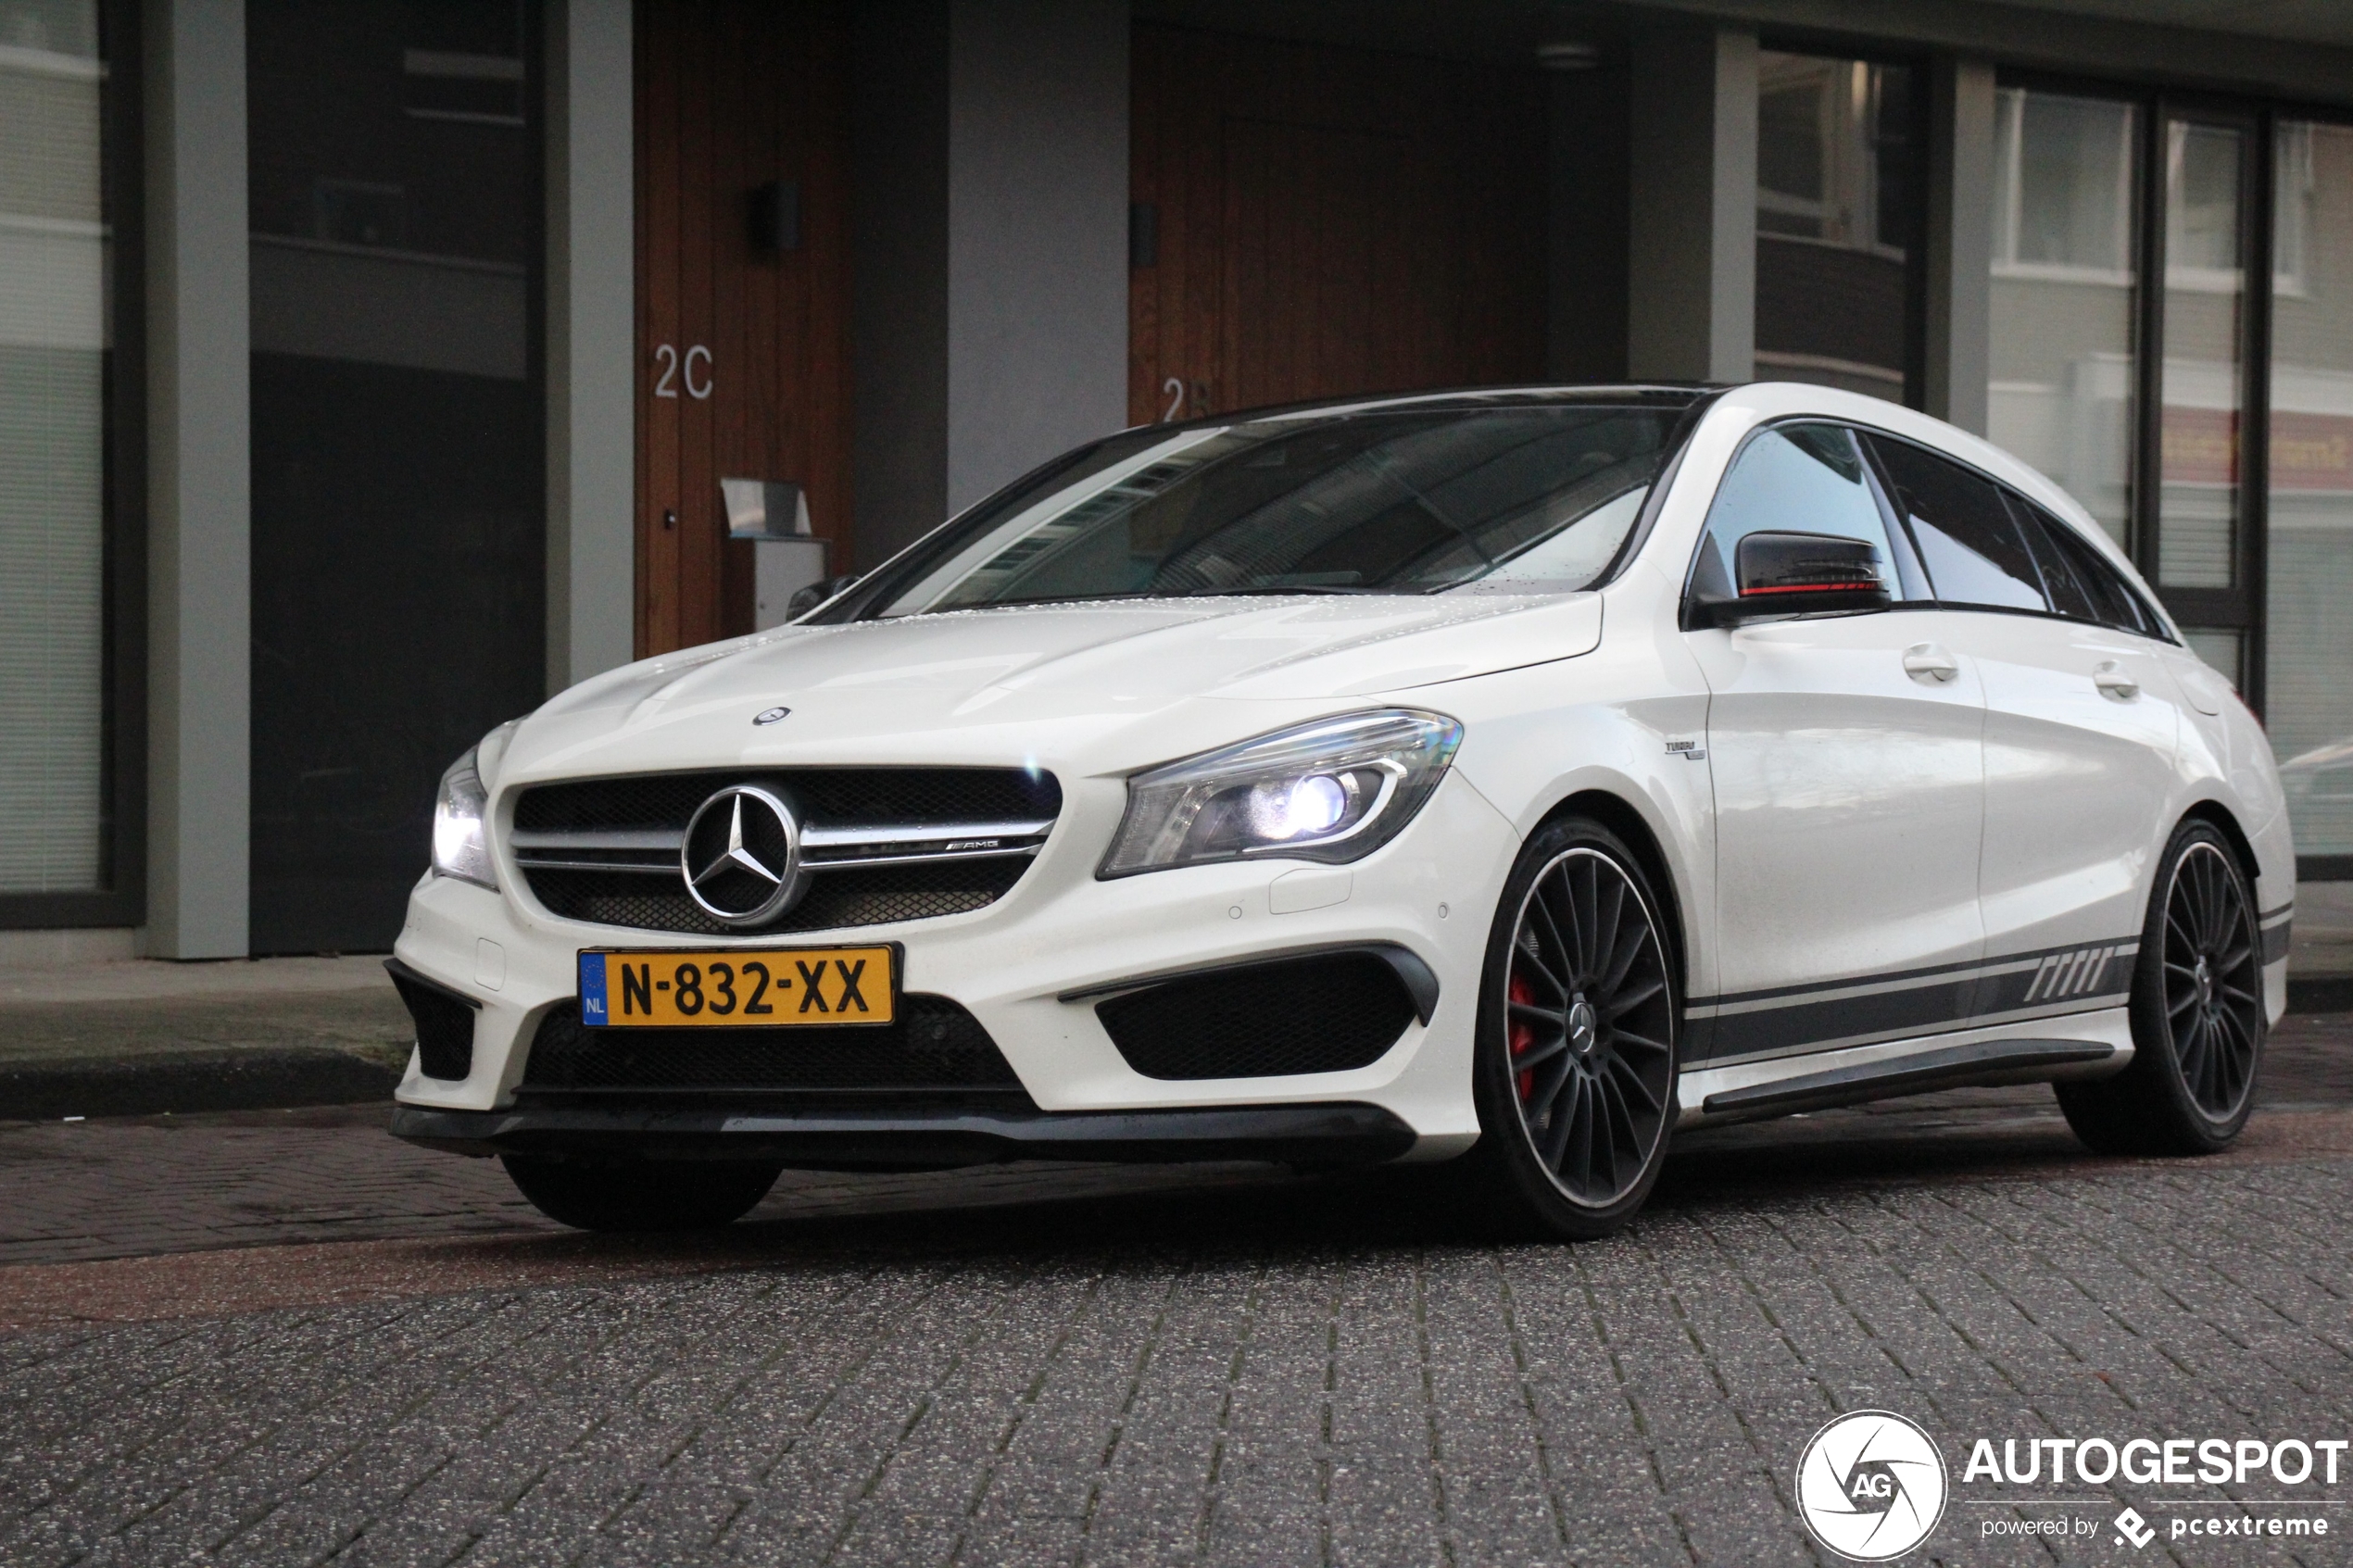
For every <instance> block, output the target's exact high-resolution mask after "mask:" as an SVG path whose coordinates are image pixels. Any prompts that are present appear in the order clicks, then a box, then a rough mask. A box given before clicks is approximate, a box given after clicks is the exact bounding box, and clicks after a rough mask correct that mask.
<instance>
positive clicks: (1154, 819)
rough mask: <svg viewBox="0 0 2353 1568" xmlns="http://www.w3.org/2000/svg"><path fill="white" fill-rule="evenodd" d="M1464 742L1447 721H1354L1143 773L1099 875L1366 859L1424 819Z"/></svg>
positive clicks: (1409, 715) (1310, 727)
mask: <svg viewBox="0 0 2353 1568" xmlns="http://www.w3.org/2000/svg"><path fill="white" fill-rule="evenodd" d="M1462 738H1463V727H1462V726H1461V725H1460V724H1458V723H1456V722H1455V721H1453V720H1452V719H1449V718H1446V717H1444V716H1443V715H1442V714H1437V713H1417V712H1414V711H1411V710H1408V709H1389V710H1387V711H1384V712H1378V713H1349V714H1343V715H1341V716H1340V717H1339V718H1335V719H1318V720H1316V721H1315V722H1314V723H1310V724H1302V725H1299V726H1298V727H1296V728H1294V729H1289V730H1277V731H1276V732H1275V733H1274V734H1271V735H1261V736H1260V737H1259V738H1258V739H1256V740H1251V741H1244V742H1242V744H1241V745H1239V746H1227V747H1225V748H1224V749H1222V750H1218V751H1210V752H1204V753H1202V755H1201V756H1199V757H1189V758H1187V759H1185V760H1183V761H1181V762H1171V763H1169V764H1167V765H1166V766H1164V767H1160V768H1154V769H1152V770H1151V771H1150V772H1144V773H1138V774H1137V775H1136V776H1135V777H1133V778H1131V779H1129V780H1128V781H1127V815H1126V817H1125V818H1124V819H1123V820H1122V821H1121V822H1120V824H1119V836H1118V837H1117V838H1115V839H1114V840H1113V841H1112V847H1111V853H1110V854H1109V855H1107V856H1105V857H1104V858H1103V864H1102V869H1101V871H1100V872H1097V873H1096V874H1098V875H1100V876H1105V877H1114V876H1130V875H1133V874H1134V873H1136V872H1156V871H1166V870H1168V869H1169V868H1171V867H1174V866H1197V865H1202V864H1205V863H1207V862H1209V861H1213V860H1239V859H1249V858H1252V857H1255V856H1264V855H1279V856H1282V857H1284V858H1285V859H1303V860H1333V861H1338V860H1355V859H1362V858H1364V857H1365V856H1366V855H1369V854H1371V853H1372V852H1373V851H1374V850H1376V849H1378V848H1379V847H1381V846H1382V845H1384V844H1386V843H1388V842H1389V841H1390V839H1392V838H1394V837H1396V836H1397V834H1398V833H1399V831H1400V830H1401V829H1403V827H1404V826H1405V824H1406V823H1407V822H1411V821H1412V820H1413V817H1414V813H1415V812H1416V811H1418V810H1420V809H1421V807H1422V802H1423V801H1425V800H1428V798H1429V796H1430V792H1431V791H1432V790H1434V789H1436V788H1437V787H1438V781H1439V780H1440V779H1441V778H1443V777H1444V776H1445V773H1446V765H1447V764H1448V763H1449V762H1451V761H1452V760H1453V757H1454V747H1455V746H1457V745H1458V744H1460V742H1461V740H1462Z"/></svg>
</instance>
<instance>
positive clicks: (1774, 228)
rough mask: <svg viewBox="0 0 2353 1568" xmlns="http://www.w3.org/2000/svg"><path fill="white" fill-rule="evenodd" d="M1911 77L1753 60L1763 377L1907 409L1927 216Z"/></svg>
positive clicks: (1844, 66) (1852, 64)
mask: <svg viewBox="0 0 2353 1568" xmlns="http://www.w3.org/2000/svg"><path fill="white" fill-rule="evenodd" d="M1912 91H1913V72H1912V70H1911V69H1910V68H1909V67H1907V66H1887V65H1874V64H1872V63H1871V62H1869V61H1868V60H1843V59H1830V58H1824V57H1822V56H1816V55H1789V54H1782V53H1779V52H1777V51H1774V50H1769V49H1768V50H1767V51H1765V52H1764V54H1763V55H1762V56H1760V57H1759V61H1758V85H1757V144H1756V373H1757V374H1758V375H1759V376H1760V377H1765V378H1768V379H1771V380H1777V381H1799V382H1810V383H1815V384H1817V385H1821V386H1837V387H1843V388H1845V389H1846V390H1848V391H1850V392H1865V393H1869V394H1870V395H1873V396H1877V397H1885V398H1888V399H1890V400H1892V401H1896V402H1901V401H1903V399H1904V397H1905V395H1906V388H1907V386H1908V384H1909V383H1908V379H1907V378H1908V376H1909V373H1910V370H1911V366H1910V358H1911V357H1910V353H1909V351H1908V349H1907V346H1906V345H1907V342H1908V337H1909V333H1908V324H1909V322H1910V320H1911V273H1910V270H1909V269H1908V268H1907V267H1906V255H1907V247H1908V246H1909V245H1911V243H1912V238H1911V236H1912V229H1913V225H1914V222H1915V221H1916V220H1917V217H1918V213H1919V146H1918V144H1917V142H1918V139H1917V137H1916V136H1915V135H1914V132H1913V122H1914V116H1913V107H1912V106H1913V100H1912Z"/></svg>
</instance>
